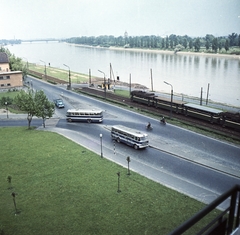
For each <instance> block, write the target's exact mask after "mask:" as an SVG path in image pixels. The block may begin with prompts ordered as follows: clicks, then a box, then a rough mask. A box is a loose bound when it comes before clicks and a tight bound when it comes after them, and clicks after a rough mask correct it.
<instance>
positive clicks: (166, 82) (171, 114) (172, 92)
mask: <svg viewBox="0 0 240 235" xmlns="http://www.w3.org/2000/svg"><path fill="white" fill-rule="evenodd" d="M164 83H165V84H167V85H169V86H171V109H170V119H172V103H173V86H172V84H170V83H168V82H165V81H164Z"/></svg>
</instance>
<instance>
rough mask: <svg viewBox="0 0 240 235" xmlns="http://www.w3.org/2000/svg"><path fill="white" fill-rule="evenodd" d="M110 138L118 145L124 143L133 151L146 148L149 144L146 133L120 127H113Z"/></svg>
mask: <svg viewBox="0 0 240 235" xmlns="http://www.w3.org/2000/svg"><path fill="white" fill-rule="evenodd" d="M111 136H112V139H113V140H116V141H117V142H118V143H120V142H122V143H125V144H127V145H129V146H132V147H133V148H135V149H140V148H146V147H148V144H149V141H148V135H147V134H146V133H143V132H141V131H138V130H135V129H132V128H129V127H126V126H122V125H115V126H113V127H112V129H111Z"/></svg>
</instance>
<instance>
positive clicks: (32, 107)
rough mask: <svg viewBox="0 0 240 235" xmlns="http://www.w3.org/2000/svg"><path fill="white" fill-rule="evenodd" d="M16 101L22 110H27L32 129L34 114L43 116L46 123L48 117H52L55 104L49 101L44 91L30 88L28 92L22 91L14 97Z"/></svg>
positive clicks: (29, 124)
mask: <svg viewBox="0 0 240 235" xmlns="http://www.w3.org/2000/svg"><path fill="white" fill-rule="evenodd" d="M14 103H15V104H16V105H17V106H18V107H19V109H20V110H22V111H25V112H27V115H28V116H27V120H28V128H29V129H30V126H31V121H32V118H33V116H37V117H42V118H43V122H44V125H45V119H46V117H49V118H50V117H52V115H53V109H54V105H52V103H51V102H49V101H47V98H46V95H45V94H44V93H43V91H36V93H35V92H33V90H31V89H28V91H27V92H25V91H23V90H22V91H21V92H20V93H19V94H18V95H17V96H16V97H15V99H14Z"/></svg>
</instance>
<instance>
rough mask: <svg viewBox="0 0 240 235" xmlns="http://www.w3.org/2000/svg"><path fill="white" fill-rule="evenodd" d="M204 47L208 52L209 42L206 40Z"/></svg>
mask: <svg viewBox="0 0 240 235" xmlns="http://www.w3.org/2000/svg"><path fill="white" fill-rule="evenodd" d="M205 47H206V50H209V48H210V42H209V40H206V44H205Z"/></svg>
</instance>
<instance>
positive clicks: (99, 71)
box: [98, 70, 106, 99]
mask: <svg viewBox="0 0 240 235" xmlns="http://www.w3.org/2000/svg"><path fill="white" fill-rule="evenodd" d="M98 72H100V73H102V74H103V75H104V78H103V79H104V97H105V99H106V76H105V73H104V72H103V71H101V70H98Z"/></svg>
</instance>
